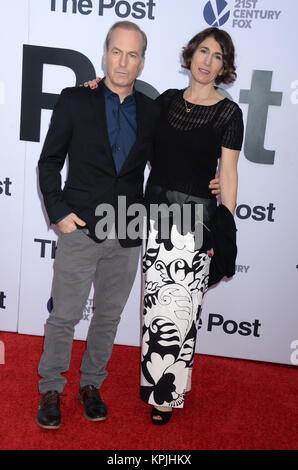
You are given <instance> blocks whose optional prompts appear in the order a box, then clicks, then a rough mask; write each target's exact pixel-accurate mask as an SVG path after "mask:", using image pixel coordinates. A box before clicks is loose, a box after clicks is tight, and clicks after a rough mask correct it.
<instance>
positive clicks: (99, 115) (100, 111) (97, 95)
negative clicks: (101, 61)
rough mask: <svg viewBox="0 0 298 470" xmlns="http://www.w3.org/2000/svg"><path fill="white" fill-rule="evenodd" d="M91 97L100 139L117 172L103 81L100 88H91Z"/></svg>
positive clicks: (112, 166) (114, 170)
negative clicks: (110, 137)
mask: <svg viewBox="0 0 298 470" xmlns="http://www.w3.org/2000/svg"><path fill="white" fill-rule="evenodd" d="M90 99H91V103H92V106H93V109H94V113H95V116H96V121H97V125H98V129H99V132H100V140H101V141H102V142H103V144H104V146H105V149H106V152H107V155H108V157H109V160H110V162H111V168H112V169H113V172H114V173H115V174H116V173H117V172H116V167H115V162H114V158H113V154H112V149H111V146H110V141H109V134H108V128H107V119H106V106H105V98H104V91H103V85H102V83H100V84H99V85H98V88H96V89H95V90H90Z"/></svg>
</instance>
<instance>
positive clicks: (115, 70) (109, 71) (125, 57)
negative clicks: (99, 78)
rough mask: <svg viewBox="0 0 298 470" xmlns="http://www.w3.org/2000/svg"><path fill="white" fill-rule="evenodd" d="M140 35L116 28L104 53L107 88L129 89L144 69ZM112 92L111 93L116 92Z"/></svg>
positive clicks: (136, 32) (132, 31)
mask: <svg viewBox="0 0 298 470" xmlns="http://www.w3.org/2000/svg"><path fill="white" fill-rule="evenodd" d="M142 46H143V41H142V35H141V34H140V33H139V32H138V31H134V30H126V29H122V28H116V29H115V30H114V31H113V33H112V36H111V39H110V43H109V48H108V50H107V51H105V53H104V64H105V66H106V84H107V86H108V87H109V88H111V89H112V90H113V88H116V90H117V89H119V88H130V87H132V86H133V83H134V81H135V79H136V78H137V76H138V75H139V73H140V72H141V71H142V70H143V67H144V58H143V57H142ZM116 90H113V91H116Z"/></svg>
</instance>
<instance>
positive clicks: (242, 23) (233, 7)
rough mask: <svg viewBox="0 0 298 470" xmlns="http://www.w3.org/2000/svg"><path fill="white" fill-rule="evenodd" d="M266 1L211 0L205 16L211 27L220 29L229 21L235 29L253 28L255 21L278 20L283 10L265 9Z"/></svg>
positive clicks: (204, 11)
mask: <svg viewBox="0 0 298 470" xmlns="http://www.w3.org/2000/svg"><path fill="white" fill-rule="evenodd" d="M263 7H264V0H233V1H232V0H230V1H226V0H209V1H208V2H207V3H206V4H205V6H204V10H203V16H204V19H205V21H206V23H208V24H209V25H210V26H215V27H219V26H222V25H224V24H225V23H226V22H227V21H228V20H229V19H230V20H231V22H232V27H233V28H241V29H247V28H252V27H253V24H254V22H255V21H264V20H269V21H272V20H273V21H274V20H278V19H279V17H280V14H281V10H267V9H264V8H263Z"/></svg>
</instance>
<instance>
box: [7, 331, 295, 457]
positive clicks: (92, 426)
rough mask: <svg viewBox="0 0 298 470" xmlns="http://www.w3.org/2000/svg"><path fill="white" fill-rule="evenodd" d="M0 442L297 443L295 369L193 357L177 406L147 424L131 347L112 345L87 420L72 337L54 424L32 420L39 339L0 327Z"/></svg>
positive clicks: (76, 445)
mask: <svg viewBox="0 0 298 470" xmlns="http://www.w3.org/2000/svg"><path fill="white" fill-rule="evenodd" d="M0 340H1V341H2V342H4V345H5V364H4V365H1V364H0V378H1V379H0V396H1V420H0V449H2V450H9V449H10V450H15V449H18V450H23V449H26V450H30V449H42V450H53V449H57V450H59V449H61V450H62V449H64V450H68V449H69V450H80V449H82V450H88V449H90V450H97V449H106V450H140V449H148V450H193V449H198V450H200V449H204V450H210V449H212V450H215V449H218V450H224V449H233V450H237V449H238V450H253V449H255V450H266V449H267V450H297V449H298V376H297V368H296V367H294V366H281V365H274V364H269V363H260V362H252V361H243V360H238V359H226V358H219V357H213V356H204V355H201V356H199V355H198V356H196V361H195V367H194V373H193V390H192V391H191V392H190V394H189V395H188V396H187V400H186V404H185V407H184V410H176V412H175V411H174V415H173V417H172V420H171V422H170V423H169V424H168V425H166V426H161V427H159V426H154V425H153V424H151V421H150V412H149V408H148V406H147V405H146V404H145V403H143V402H142V401H141V400H140V399H139V397H138V384H139V356H140V351H139V348H135V347H127V346H115V347H114V351H113V356H112V359H111V361H110V363H109V367H108V370H109V376H108V378H107V379H106V381H105V382H104V384H103V387H102V396H103V398H104V400H105V402H106V403H107V406H108V410H109V416H108V419H107V421H105V422H101V423H92V422H89V421H87V420H86V419H85V418H84V416H83V408H82V405H81V404H80V403H79V401H78V399H77V392H78V384H79V367H80V363H81V357H82V354H83V352H84V349H85V343H84V342H82V341H74V346H73V355H72V362H71V367H70V370H69V372H68V373H67V375H66V377H67V380H68V384H67V386H66V388H65V393H66V394H67V396H65V397H63V404H62V407H61V409H62V420H63V421H62V426H61V428H60V429H59V430H57V431H45V430H42V429H40V428H38V426H37V425H36V424H35V415H36V412H37V408H38V404H39V400H40V396H39V393H38V389H37V382H38V376H37V372H36V369H37V364H38V362H39V358H40V355H41V351H42V344H43V338H40V337H35V336H25V335H18V334H15V333H2V332H0Z"/></svg>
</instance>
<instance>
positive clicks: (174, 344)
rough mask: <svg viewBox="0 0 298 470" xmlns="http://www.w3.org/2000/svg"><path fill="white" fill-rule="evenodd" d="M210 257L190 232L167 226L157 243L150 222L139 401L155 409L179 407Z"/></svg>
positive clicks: (185, 388)
mask: <svg viewBox="0 0 298 470" xmlns="http://www.w3.org/2000/svg"><path fill="white" fill-rule="evenodd" d="M209 266H210V257H209V256H208V254H207V253H206V252H200V250H195V244H194V237H193V235H192V234H191V233H187V234H186V235H182V234H180V233H179V232H178V230H177V228H176V226H175V225H172V227H171V231H170V238H169V239H168V240H167V241H162V240H161V239H160V238H159V236H158V232H157V230H155V228H154V223H153V222H152V221H150V230H149V236H148V239H147V243H146V247H145V253H144V256H143V272H144V313H143V330H142V358H141V398H142V399H143V400H145V401H146V402H148V403H150V404H152V405H157V406H171V407H176V408H182V407H183V404H184V396H185V393H186V392H187V391H189V390H190V388H191V373H192V366H193V360H194V353H195V343H196V336H197V329H198V323H199V317H200V312H201V306H202V300H203V296H204V294H205V292H206V290H207V288H208V275H209Z"/></svg>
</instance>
